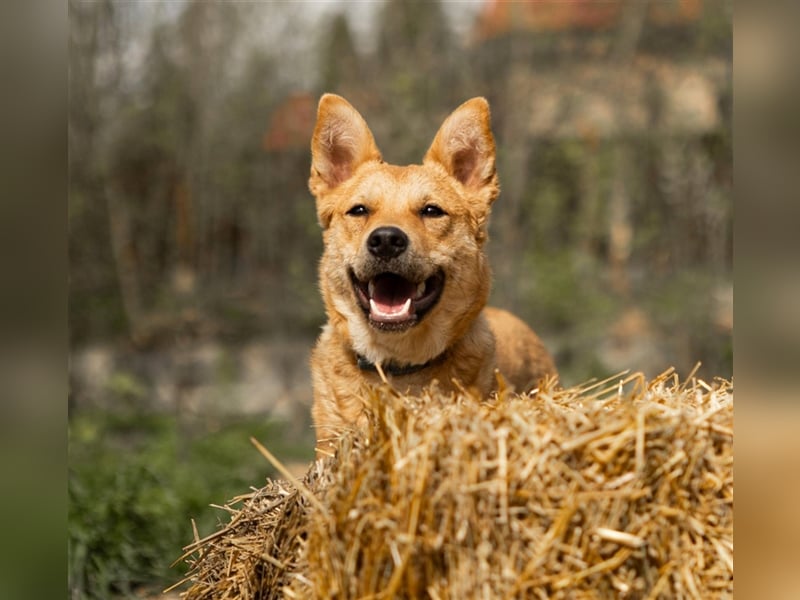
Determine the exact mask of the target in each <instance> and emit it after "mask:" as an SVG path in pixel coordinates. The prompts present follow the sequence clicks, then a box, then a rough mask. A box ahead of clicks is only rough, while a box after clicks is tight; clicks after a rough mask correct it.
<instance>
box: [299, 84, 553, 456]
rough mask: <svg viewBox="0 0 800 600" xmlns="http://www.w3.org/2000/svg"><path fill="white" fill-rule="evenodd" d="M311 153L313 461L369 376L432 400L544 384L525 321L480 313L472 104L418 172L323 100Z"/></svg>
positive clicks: (483, 273) (478, 150)
mask: <svg viewBox="0 0 800 600" xmlns="http://www.w3.org/2000/svg"><path fill="white" fill-rule="evenodd" d="M311 156H312V164H311V177H310V179H309V187H310V189H311V192H312V193H313V194H314V196H315V197H316V199H317V215H318V218H319V222H320V224H321V225H322V228H323V230H324V232H323V238H324V242H325V250H324V253H323V255H322V260H321V262H320V287H321V291H322V297H323V300H324V302H325V310H326V312H327V316H328V323H327V324H326V325H325V327H324V328H323V331H322V334H321V335H320V338H319V340H318V342H317V345H316V348H315V349H314V352H313V354H312V357H311V372H312V377H313V384H314V406H313V417H314V425H315V428H316V434H317V448H318V452H319V453H321V454H325V453H326V451H327V450H329V449H331V448H332V444H331V441H332V440H334V439H335V438H336V437H337V436H338V435H339V434H341V433H342V432H343V431H344V430H345V429H347V428H351V427H354V426H358V422H359V420H360V416H361V414H362V410H363V406H362V403H361V400H360V397H361V394H360V392H361V391H363V387H364V385H365V384H377V383H379V382H380V381H381V378H380V375H379V373H378V366H380V369H381V370H382V371H383V373H384V374H385V375H386V376H387V378H388V379H389V381H390V382H391V383H392V385H394V386H395V387H396V388H397V389H399V390H400V391H403V392H410V393H415V392H418V391H419V390H420V389H421V388H422V387H424V386H426V385H428V384H430V383H431V382H433V381H434V380H435V381H437V382H438V384H439V386H440V389H442V390H444V391H447V390H452V389H454V388H455V387H456V386H457V385H460V386H463V387H464V388H472V389H474V390H475V391H476V392H477V393H479V394H481V395H486V394H488V393H490V392H491V391H492V390H493V387H494V385H495V382H496V378H495V375H494V371H495V369H498V370H499V371H500V373H501V374H502V375H503V377H504V378H505V380H506V381H508V382H509V383H510V384H511V385H513V386H514V387H515V389H517V390H518V391H525V390H528V389H530V388H531V387H532V386H533V385H535V384H536V382H537V381H538V380H539V379H540V378H541V377H543V376H546V375H555V373H556V370H555V367H554V365H553V361H552V359H551V358H550V355H549V354H548V353H547V351H546V350H545V348H544V346H543V345H542V342H541V341H540V340H539V338H538V337H537V336H536V334H535V333H534V332H533V331H531V330H530V329H529V328H528V326H527V325H525V323H523V322H522V321H520V320H519V319H517V318H516V317H514V316H513V315H511V314H510V313H508V312H505V311H502V310H499V309H495V308H485V305H486V300H487V298H488V295H489V287H490V271H489V265H488V264H487V259H486V255H485V253H484V244H485V243H486V240H487V231H486V229H487V224H488V218H489V210H490V206H491V204H492V202H493V201H494V200H495V198H496V197H497V195H498V193H499V185H498V181H497V173H496V171H495V146H494V138H493V136H492V131H491V124H490V116H489V105H488V103H487V102H486V100H485V99H483V98H473V99H472V100H469V101H468V102H465V103H464V104H462V105H461V106H460V107H459V108H458V109H456V110H455V111H454V112H453V113H452V114H451V115H450V116H449V117H448V118H447V119H446V120H445V122H444V123H443V124H442V126H441V128H440V129H439V132H438V133H437V134H436V137H435V138H434V140H433V143H432V145H431V147H430V149H429V150H428V152H427V154H426V155H425V159H424V160H423V163H422V164H421V165H410V166H406V167H399V166H395V165H390V164H386V163H384V162H383V160H382V158H381V153H380V151H379V150H378V148H377V146H376V145H375V140H374V139H373V137H372V133H371V132H370V130H369V127H367V124H366V122H365V121H364V119H363V118H362V117H361V115H360V114H359V113H358V112H357V111H356V110H355V109H354V108H353V107H352V106H351V105H350V104H349V103H348V102H347V101H346V100H345V99H344V98H341V97H339V96H336V95H333V94H325V95H324V96H323V97H322V98H321V100H320V102H319V109H318V113H317V124H316V128H315V130H314V135H313V139H312V142H311ZM456 382H457V383H456Z"/></svg>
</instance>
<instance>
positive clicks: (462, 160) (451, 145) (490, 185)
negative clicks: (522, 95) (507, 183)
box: [424, 98, 500, 204]
mask: <svg viewBox="0 0 800 600" xmlns="http://www.w3.org/2000/svg"><path fill="white" fill-rule="evenodd" d="M494 159H495V148H494V136H492V125H491V116H490V113H489V103H488V102H487V101H486V99H485V98H473V99H472V100H467V101H466V102H465V103H464V104H462V105H461V106H459V107H458V108H457V109H456V110H454V111H453V112H452V114H451V115H450V116H449V117H447V119H445V121H444V123H442V126H441V127H440V128H439V131H438V133H437V134H436V137H435V138H434V140H433V143H432V144H431V147H430V148H429V149H428V152H427V154H426V155H425V160H424V162H425V163H438V164H440V165H441V166H443V167H444V169H445V171H447V173H449V174H450V175H451V176H452V177H454V178H456V179H457V180H458V181H460V182H461V184H462V185H464V187H465V188H467V189H468V190H470V191H472V192H473V193H477V194H479V196H480V197H482V198H484V199H485V201H486V203H487V204H491V203H492V202H493V201H494V200H495V198H497V194H498V193H499V192H500V187H499V184H498V181H497V172H496V170H495V163H494Z"/></svg>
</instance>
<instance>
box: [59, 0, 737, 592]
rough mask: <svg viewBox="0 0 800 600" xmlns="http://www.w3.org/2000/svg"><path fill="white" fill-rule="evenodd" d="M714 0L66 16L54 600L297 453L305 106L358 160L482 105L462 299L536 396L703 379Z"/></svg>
mask: <svg viewBox="0 0 800 600" xmlns="http://www.w3.org/2000/svg"><path fill="white" fill-rule="evenodd" d="M731 19H732V2H731V1H730V0H649V1H648V0H608V1H605V2H596V1H590V0H575V1H573V2H541V1H536V2H533V1H528V2H524V1H520V2H513V3H512V2H499V1H495V0H470V1H464V2H437V1H425V2H422V1H409V0H385V1H376V2H369V3H356V2H336V1H328V2H297V3H288V2H287V3H284V2H246V3H245V2H204V1H188V0H187V1H177V0H172V1H161V2H158V1H153V2H124V1H114V0H94V1H91V2H83V1H79V0H74V1H70V3H69V58H68V60H69V113H68V135H69V159H68V160H69V217H68V219H69V221H68V223H69V256H70V284H69V331H70V333H69V336H70V339H69V343H70V371H69V377H70V382H69V387H70V390H69V440H70V451H69V460H70V475H69V500H70V509H69V511H70V525H69V527H70V559H69V575H70V593H71V595H72V597H73V598H83V597H98V598H99V597H110V596H115V595H122V596H124V595H130V594H137V595H139V596H142V595H146V594H147V593H149V592H153V591H155V592H157V591H159V590H160V587H159V586H163V585H166V583H168V582H170V581H174V580H176V579H178V578H179V577H180V568H175V569H172V570H170V569H169V564H170V562H172V560H174V559H175V558H177V557H178V556H179V555H180V552H181V550H180V549H181V547H182V546H183V545H185V544H186V543H188V542H190V541H191V538H192V528H191V524H190V518H192V519H195V520H196V522H197V526H198V530H199V534H200V536H201V537H202V536H203V535H207V534H209V533H211V532H212V531H213V530H214V528H215V524H216V523H217V522H218V521H220V520H225V518H226V517H225V513H224V512H221V511H219V510H215V509H213V508H210V507H209V506H208V505H209V504H211V503H218V504H221V503H223V502H225V501H226V500H227V499H229V498H231V497H233V496H235V495H237V494H240V493H244V492H246V491H247V489H248V488H249V486H255V487H260V486H261V485H262V484H263V481H264V477H265V476H269V475H271V474H273V472H272V470H271V467H270V466H269V465H268V464H267V463H266V462H265V461H264V460H263V459H262V458H261V457H260V455H258V453H257V452H256V451H255V450H254V449H253V447H252V446H251V445H250V443H249V441H248V439H249V437H250V436H251V435H253V436H256V437H257V438H259V439H260V440H261V441H262V442H263V443H264V444H265V445H266V446H267V447H268V448H270V449H271V450H272V451H273V452H274V453H275V454H276V455H277V456H278V457H279V458H280V459H281V460H283V461H285V462H286V463H287V464H288V465H289V466H290V467H291V468H294V469H296V471H297V472H299V473H302V472H304V470H305V467H306V465H307V462H308V460H310V459H311V457H312V456H313V431H312V429H311V421H310V417H309V410H310V403H311V387H310V380H309V373H308V354H309V351H310V348H311V346H312V345H313V343H314V341H315V338H316V335H317V333H318V332H319V329H320V326H321V325H322V324H323V322H324V314H323V308H322V302H321V300H320V298H319V294H318V291H317V273H316V269H317V261H318V258H319V256H320V254H321V235H320V229H319V227H318V224H317V222H316V214H315V208H314V201H313V198H312V197H311V195H310V193H309V192H308V189H307V179H308V173H309V166H310V157H309V142H310V135H311V131H312V129H313V125H314V119H315V111H316V102H317V100H318V98H319V96H320V94H322V93H323V92H336V93H339V94H341V95H343V96H345V97H346V98H347V99H348V100H349V101H350V102H351V103H353V104H354V106H355V107H356V108H357V109H358V110H359V111H360V112H361V113H362V114H363V115H364V117H365V118H366V120H367V122H368V123H369V124H370V127H371V128H372V130H373V133H374V134H375V138H376V141H377V143H378V145H379V147H380V148H381V150H382V152H383V155H384V158H385V159H386V160H388V161H389V162H393V163H398V164H407V163H411V162H420V160H421V158H422V156H423V154H424V152H425V150H426V149H427V147H428V145H429V144H430V142H431V141H432V139H433V135H434V133H435V132H436V130H437V129H438V127H439V125H440V124H441V122H442V120H443V119H444V118H445V117H446V116H447V114H449V112H450V111H452V110H453V109H454V108H455V107H456V106H458V105H459V104H460V103H461V102H463V101H464V100H466V99H468V98H470V97H473V96H477V95H482V96H485V97H486V98H487V99H488V100H489V102H490V103H491V107H492V118H493V129H494V133H495V136H496V141H497V146H498V157H497V160H498V172H499V176H500V182H501V189H502V191H501V195H500V198H499V200H498V202H497V203H496V204H495V205H494V209H493V211H494V212H493V221H492V226H491V230H490V232H491V241H490V243H489V249H490V255H491V262H492V265H493V271H494V287H493V294H492V299H491V302H492V303H493V304H495V305H498V306H502V307H505V308H508V309H511V310H513V311H514V312H516V313H517V314H519V315H520V316H522V317H523V318H524V319H525V320H526V321H528V322H529V323H530V324H531V325H532V326H533V327H534V329H536V331H537V332H538V333H539V334H540V335H541V336H542V337H543V338H544V340H545V342H546V343H547V344H548V346H549V348H550V349H551V350H552V352H553V354H554V355H555V358H556V363H557V365H558V367H559V370H560V372H561V375H562V381H563V383H564V384H565V385H572V384H577V383H581V382H583V381H585V380H587V379H590V378H593V377H606V376H609V375H612V374H614V373H617V372H619V371H622V370H641V371H644V373H645V374H646V375H647V376H649V377H650V376H654V375H656V374H658V373H660V372H661V371H663V370H665V369H667V368H668V367H673V366H674V367H675V368H676V369H677V371H678V373H679V374H681V375H683V376H685V375H688V374H689V373H690V372H691V371H692V369H693V368H694V366H695V364H696V363H697V362H698V361H699V362H701V363H702V365H701V367H700V369H699V371H698V373H699V375H700V376H701V377H703V378H705V379H708V380H710V379H712V378H713V377H716V376H720V377H725V378H730V377H731V376H732V327H733V283H732V237H733V232H732V229H733V227H732V214H733V202H732V190H731V186H732V163H733V160H732V134H731V110H732V21H731Z"/></svg>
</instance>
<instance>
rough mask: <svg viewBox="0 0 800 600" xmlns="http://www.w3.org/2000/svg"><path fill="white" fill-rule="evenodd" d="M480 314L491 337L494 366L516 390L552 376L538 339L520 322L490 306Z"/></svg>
mask: <svg viewBox="0 0 800 600" xmlns="http://www.w3.org/2000/svg"><path fill="white" fill-rule="evenodd" d="M483 313H484V315H485V317H486V320H487V321H488V322H489V328H490V329H491V331H492V335H493V336H494V338H495V363H496V367H497V369H498V370H499V371H500V374H501V375H502V376H503V378H504V379H505V380H506V381H507V382H508V383H509V384H511V385H512V386H513V387H514V389H515V390H516V391H518V392H526V391H529V390H531V389H532V388H533V387H534V386H535V385H536V382H537V381H539V380H540V379H541V378H543V377H547V376H551V375H555V374H556V367H555V364H553V359H552V357H551V356H550V354H549V353H548V352H547V349H546V348H545V346H544V344H543V343H542V340H541V339H539V336H538V335H536V334H535V333H534V332H533V330H531V328H530V327H528V325H527V324H526V323H525V322H524V321H522V320H521V319H519V318H517V317H515V316H514V315H513V314H511V313H510V312H508V311H505V310H502V309H499V308H494V307H491V306H489V307H486V308H485V309H484V311H483Z"/></svg>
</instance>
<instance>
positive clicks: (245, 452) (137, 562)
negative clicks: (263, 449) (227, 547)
mask: <svg viewBox="0 0 800 600" xmlns="http://www.w3.org/2000/svg"><path fill="white" fill-rule="evenodd" d="M184 429H185V428H181V427H179V426H178V424H176V423H175V421H174V419H172V418H170V417H167V416H163V415H149V416H144V415H133V414H128V415H122V416H120V415H116V416H113V415H108V414H102V415H101V414H86V415H80V416H78V417H76V418H74V419H73V420H72V421H71V423H70V473H69V475H70V476H69V502H70V507H69V579H70V589H71V593H72V597H73V598H108V597H111V596H116V595H120V596H130V595H132V594H134V593H135V592H136V590H137V589H139V588H140V587H142V586H145V587H146V588H148V589H149V588H153V587H158V586H166V585H168V584H169V582H171V581H174V580H175V579H176V577H178V575H179V572H178V571H177V570H175V569H171V568H170V565H171V563H172V562H173V561H174V560H175V559H176V558H177V557H178V556H179V554H180V552H181V548H182V547H183V546H184V545H186V544H187V543H188V542H190V541H191V524H190V519H194V520H195V521H196V523H197V526H198V529H199V532H200V535H201V536H203V535H207V534H209V533H211V532H212V531H213V530H214V529H215V527H216V523H217V521H218V520H219V513H218V511H214V510H213V509H211V508H210V507H209V506H208V505H209V504H210V503H212V502H214V503H218V502H222V501H224V500H225V499H228V498H232V497H233V496H235V495H237V494H240V493H242V492H243V491H245V490H246V489H247V488H248V487H249V486H253V485H261V483H262V482H263V481H264V477H265V476H271V475H272V472H271V467H270V466H269V465H268V463H266V461H264V459H263V458H262V457H261V456H260V455H259V454H258V453H257V452H256V451H255V449H254V448H253V447H252V445H251V444H250V442H249V438H250V436H254V437H256V438H258V439H260V440H261V441H262V443H265V444H266V445H268V446H269V447H270V448H271V449H272V450H273V452H275V453H276V454H277V455H278V456H280V457H282V458H283V459H284V460H287V459H295V460H297V459H302V460H306V459H310V458H311V448H312V444H311V440H310V439H309V438H302V437H301V439H289V438H288V435H287V433H286V428H285V427H282V426H281V425H280V424H278V423H263V422H259V421H258V420H253V421H246V422H233V423H228V424H225V425H215V424H213V423H211V424H207V425H206V426H205V427H204V428H203V429H200V430H197V431H195V432H194V433H188V432H186V431H184ZM156 591H158V590H156Z"/></svg>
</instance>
